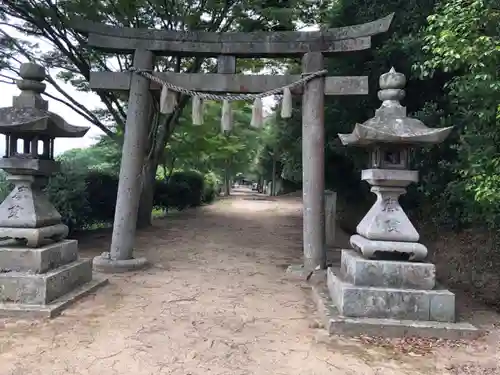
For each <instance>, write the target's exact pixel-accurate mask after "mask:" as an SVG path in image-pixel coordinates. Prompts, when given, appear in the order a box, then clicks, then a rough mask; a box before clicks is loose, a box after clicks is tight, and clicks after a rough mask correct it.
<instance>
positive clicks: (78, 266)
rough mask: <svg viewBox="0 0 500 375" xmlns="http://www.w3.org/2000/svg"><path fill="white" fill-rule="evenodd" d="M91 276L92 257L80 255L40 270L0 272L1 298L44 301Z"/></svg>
mask: <svg viewBox="0 0 500 375" xmlns="http://www.w3.org/2000/svg"><path fill="white" fill-rule="evenodd" d="M91 280H92V259H80V260H76V261H74V262H72V263H69V264H66V265H64V266H61V267H58V268H56V269H55V270H51V271H49V272H47V273H43V274H33V273H26V272H5V273H0V285H1V289H0V302H4V303H5V302H12V303H21V304H33V305H44V304H48V303H50V302H52V301H54V300H55V299H57V298H59V297H61V296H62V295H64V294H66V293H69V292H70V291H72V290H73V289H74V288H76V287H78V286H80V285H83V284H85V283H88V282H90V281H91Z"/></svg>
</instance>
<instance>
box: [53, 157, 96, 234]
mask: <svg viewBox="0 0 500 375" xmlns="http://www.w3.org/2000/svg"><path fill="white" fill-rule="evenodd" d="M85 173H86V170H82V168H79V166H78V165H76V164H75V163H72V162H64V163H61V169H60V171H59V172H58V173H56V174H54V175H53V176H51V177H50V178H49V181H48V184H47V186H46V187H45V191H46V192H47V195H48V197H49V200H50V202H51V203H52V204H53V205H54V206H55V207H56V208H57V210H58V211H59V213H60V214H61V217H62V220H63V222H64V223H65V224H66V225H68V226H69V228H70V230H72V229H73V228H74V227H79V228H82V227H85V226H86V225H87V224H88V220H89V218H90V216H91V212H90V211H89V207H88V201H87V198H88V194H87V192H86V183H85Z"/></svg>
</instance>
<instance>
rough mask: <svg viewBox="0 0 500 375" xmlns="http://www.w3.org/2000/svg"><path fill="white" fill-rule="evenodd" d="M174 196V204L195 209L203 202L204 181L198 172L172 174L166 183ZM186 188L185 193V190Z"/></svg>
mask: <svg viewBox="0 0 500 375" xmlns="http://www.w3.org/2000/svg"><path fill="white" fill-rule="evenodd" d="M168 183H169V185H171V188H172V189H173V192H174V193H175V194H176V197H177V199H175V200H174V201H175V202H176V204H180V205H185V207H197V206H200V205H201V203H202V202H203V196H204V186H205V181H204V178H203V175H202V174H201V173H200V172H198V171H194V170H191V171H180V172H174V173H173V174H172V176H170V179H169V181H168ZM186 188H187V191H186V190H185V189H186Z"/></svg>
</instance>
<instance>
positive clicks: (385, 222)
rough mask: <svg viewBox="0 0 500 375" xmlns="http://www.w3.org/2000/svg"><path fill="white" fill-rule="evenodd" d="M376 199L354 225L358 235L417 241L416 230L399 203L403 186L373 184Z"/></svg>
mask: <svg viewBox="0 0 500 375" xmlns="http://www.w3.org/2000/svg"><path fill="white" fill-rule="evenodd" d="M371 191H372V192H373V193H375V195H376V196H377V200H376V201H375V203H374V204H373V206H372V207H371V208H370V210H369V211H368V212H367V214H366V215H365V217H363V220H361V222H360V223H359V224H358V226H357V227H356V231H357V232H358V234H359V235H361V236H363V237H365V238H367V239H369V240H381V241H396V242H399V241H403V242H417V241H418V240H419V238H420V236H419V234H418V232H417V230H416V229H415V227H414V226H413V224H412V223H411V221H410V219H408V216H406V214H405V212H404V211H403V209H402V208H401V206H400V204H399V201H398V200H399V196H400V195H402V194H404V193H406V189H405V188H401V187H387V186H373V187H372V188H371Z"/></svg>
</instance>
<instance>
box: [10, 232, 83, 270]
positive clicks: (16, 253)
mask: <svg viewBox="0 0 500 375" xmlns="http://www.w3.org/2000/svg"><path fill="white" fill-rule="evenodd" d="M77 259H78V241H76V240H64V241H61V242H57V243H51V244H48V245H45V246H42V247H39V248H27V247H26V246H23V245H15V244H13V245H2V247H0V267H1V268H2V270H0V272H9V271H15V272H30V273H45V272H47V271H50V270H53V269H55V268H57V267H60V266H63V265H65V264H68V263H71V262H74V261H75V260H77Z"/></svg>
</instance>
